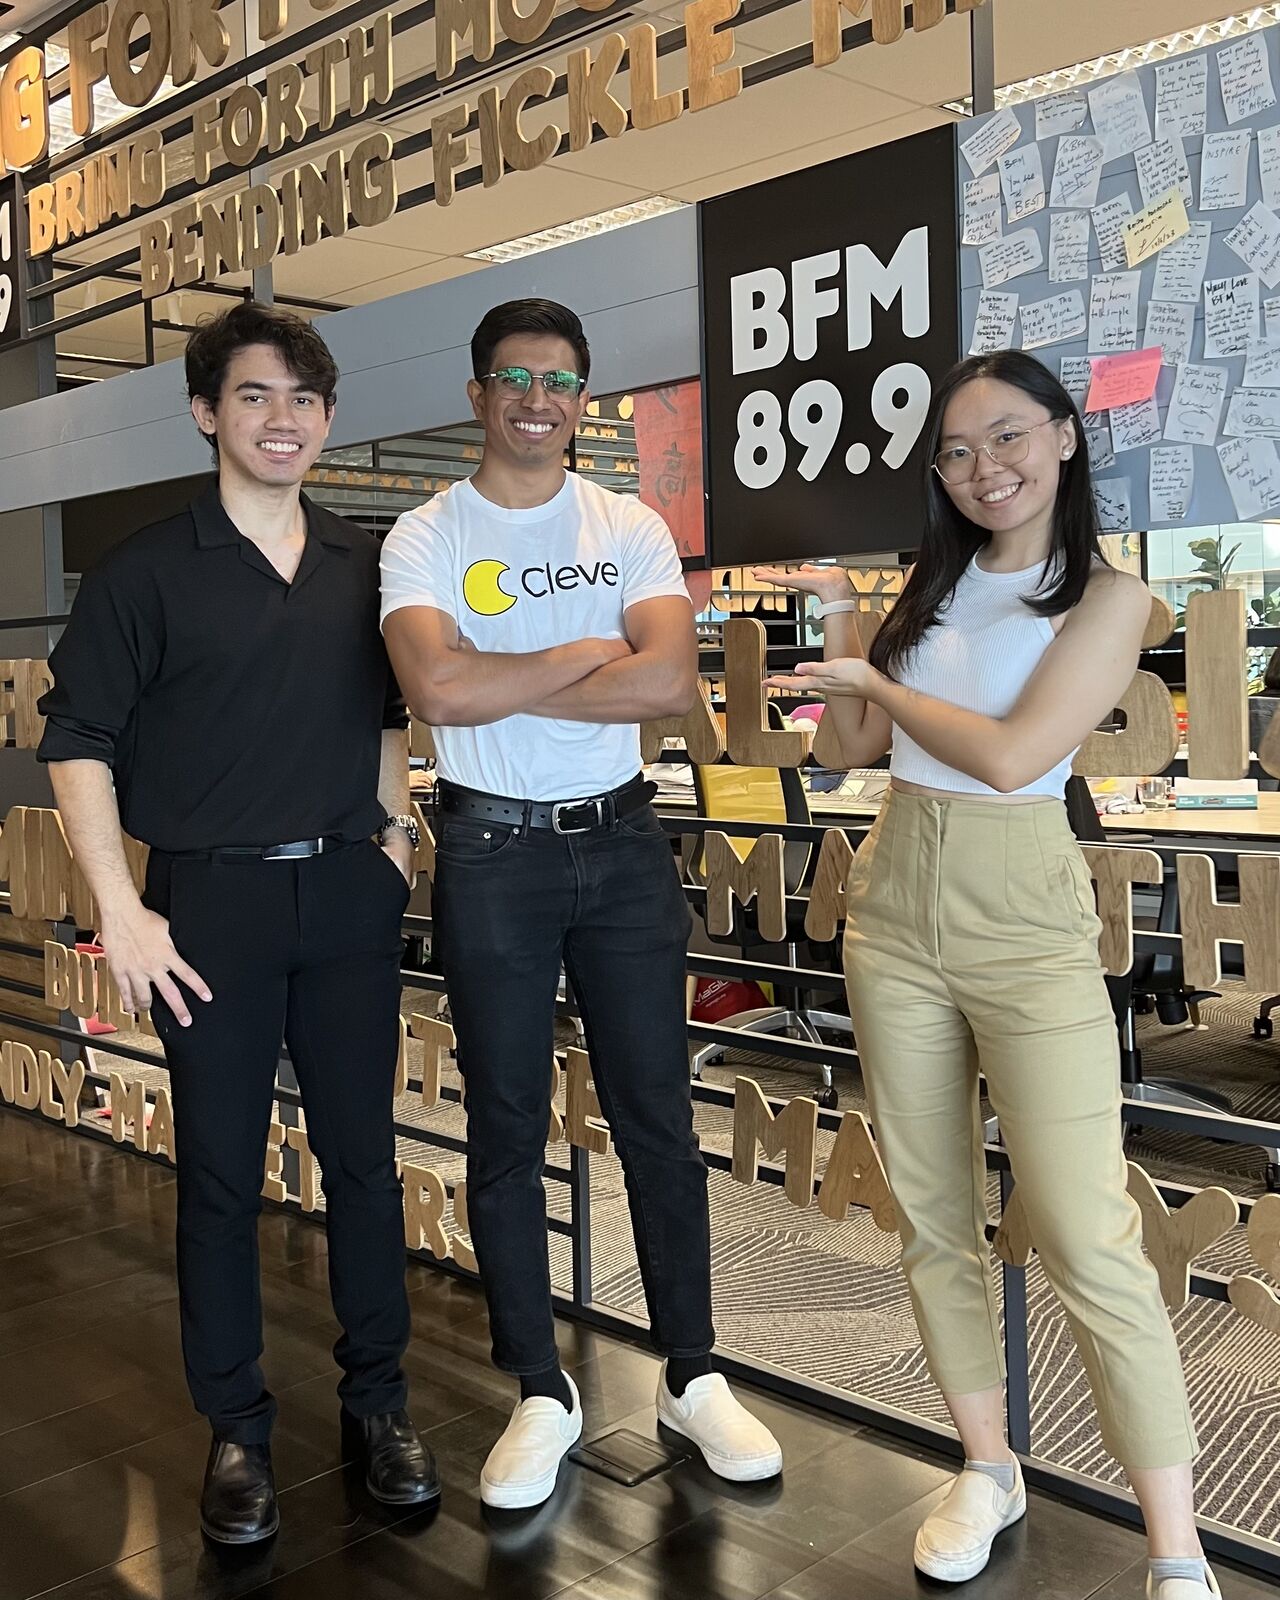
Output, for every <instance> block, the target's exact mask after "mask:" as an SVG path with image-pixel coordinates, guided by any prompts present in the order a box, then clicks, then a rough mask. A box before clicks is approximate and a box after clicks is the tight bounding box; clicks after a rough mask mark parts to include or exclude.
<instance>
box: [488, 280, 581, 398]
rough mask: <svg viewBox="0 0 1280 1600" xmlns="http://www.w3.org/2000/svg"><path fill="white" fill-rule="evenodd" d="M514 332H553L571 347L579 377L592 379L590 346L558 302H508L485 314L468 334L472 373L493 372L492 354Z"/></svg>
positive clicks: (572, 315) (573, 318)
mask: <svg viewBox="0 0 1280 1600" xmlns="http://www.w3.org/2000/svg"><path fill="white" fill-rule="evenodd" d="M513 333H553V334H556V335H558V336H559V337H560V338H561V339H564V340H566V341H567V342H568V343H569V344H571V345H572V346H573V353H574V355H575V356H576V357H577V362H578V376H579V377H580V378H582V379H583V380H584V381H585V380H586V379H587V378H589V377H590V376H591V347H590V345H589V344H588V343H587V336H586V334H585V333H583V331H582V323H581V322H580V321H579V319H578V314H577V312H576V311H570V310H569V308H568V306H562V305H561V304H560V303H559V301H557V300H507V301H505V302H504V303H503V304H502V305H500V306H494V307H493V309H492V310H491V311H486V312H485V314H484V316H483V317H482V318H481V319H480V326H479V327H478V328H477V329H476V331H475V332H474V333H473V334H472V335H471V370H472V372H473V373H474V375H475V376H476V377H477V378H483V377H484V375H485V373H486V372H492V371H493V353H494V351H495V350H496V349H497V348H498V346H499V345H500V344H501V343H502V341H503V340H504V339H506V338H508V337H509V336H510V335H511V334H513Z"/></svg>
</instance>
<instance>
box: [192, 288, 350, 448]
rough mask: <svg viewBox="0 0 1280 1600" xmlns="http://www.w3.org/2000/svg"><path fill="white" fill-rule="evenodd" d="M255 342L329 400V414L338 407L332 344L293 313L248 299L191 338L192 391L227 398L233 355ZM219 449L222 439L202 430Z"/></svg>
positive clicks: (214, 402) (209, 320) (213, 399)
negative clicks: (265, 346) (274, 352)
mask: <svg viewBox="0 0 1280 1600" xmlns="http://www.w3.org/2000/svg"><path fill="white" fill-rule="evenodd" d="M253 344H269V345H271V346H273V347H274V348H275V349H276V350H278V351H279V352H280V357H281V359H282V360H283V362H284V364H285V366H286V367H288V369H289V371H290V372H291V373H292V374H293V375H294V377H295V378H297V380H298V381H299V383H305V384H306V386H307V387H308V388H309V389H314V390H315V392H316V393H317V394H318V395H319V396H320V397H321V399H322V400H323V401H324V409H325V414H326V415H328V413H329V412H330V411H332V410H333V404H334V400H335V399H336V397H337V393H338V369H337V367H336V366H335V364H334V360H333V357H332V356H331V355H330V354H329V347H328V345H327V344H325V342H324V340H323V339H322V338H321V337H320V335H319V334H318V333H317V332H316V330H315V329H314V328H313V327H312V326H311V324H310V323H309V322H304V321H303V319H302V318H301V317H295V316H294V315H293V313H292V312H289V311H281V310H280V309H279V308H278V307H276V306H264V305H260V304H259V303H258V302H257V301H256V300H247V301H245V302H243V303H242V304H240V305H235V306H232V308H231V309H230V311H224V312H223V313H222V315H221V316H217V317H209V318H207V319H206V320H205V321H203V322H201V323H200V325H199V326H198V327H197V329H196V331H195V332H194V333H193V334H192V335H191V337H190V338H189V339H188V340H187V353H186V369H187V393H188V395H189V396H190V398H191V399H192V400H194V399H195V398H196V396H197V395H199V396H201V397H202V398H203V399H205V400H207V401H208V402H209V404H210V405H213V406H216V405H217V403H218V401H219V399H220V398H221V396H222V385H223V383H224V382H225V380H226V376H227V368H228V366H229V365H230V364H231V358H232V357H233V356H234V355H235V354H236V353H237V352H238V351H240V350H244V349H245V348H246V347H247V346H249V345H253ZM200 432H201V436H202V437H203V438H205V439H207V440H208V441H209V443H210V444H211V445H212V446H213V453H214V455H215V456H216V455H217V453H218V441H217V438H216V437H215V436H213V435H211V434H207V433H205V432H204V429H203V428H202V429H201V430H200Z"/></svg>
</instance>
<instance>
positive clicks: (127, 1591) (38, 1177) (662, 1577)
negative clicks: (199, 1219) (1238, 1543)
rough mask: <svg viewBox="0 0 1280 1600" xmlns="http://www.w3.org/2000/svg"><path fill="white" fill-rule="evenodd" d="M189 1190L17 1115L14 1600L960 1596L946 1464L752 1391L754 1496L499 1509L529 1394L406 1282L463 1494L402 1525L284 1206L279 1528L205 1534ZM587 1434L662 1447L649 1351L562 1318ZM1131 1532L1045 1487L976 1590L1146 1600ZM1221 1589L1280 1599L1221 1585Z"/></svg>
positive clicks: (268, 1289)
mask: <svg viewBox="0 0 1280 1600" xmlns="http://www.w3.org/2000/svg"><path fill="white" fill-rule="evenodd" d="M173 1210H174V1178H173V1174H172V1171H171V1170H170V1169H168V1168H166V1167H160V1166H156V1165H154V1164H152V1163H149V1162H146V1161H142V1160H139V1159H136V1158H133V1157H130V1156H127V1155H125V1154H123V1153H122V1152H119V1151H116V1150H115V1149H114V1148H112V1147H110V1146H104V1145H100V1144H98V1143H97V1142H96V1141H92V1140H90V1139H88V1138H84V1137H79V1136H76V1135H72V1134H68V1133H66V1132H64V1131H62V1130H60V1129H58V1128H56V1127H54V1126H51V1125H50V1124H48V1123H46V1122H43V1121H39V1120H37V1119H34V1118H31V1117H28V1116H25V1115H23V1114H21V1113H17V1112H14V1111H10V1110H6V1109H0V1600H31V1597H34V1596H36V1595H47V1594H56V1595H57V1597H58V1600H108V1597H111V1600H115V1597H139V1600H142V1597H146V1600H161V1597H163V1600H170V1597H172V1600H187V1597H208V1600H214V1597H224V1596H225V1597H230V1596H241V1595H250V1594H252V1595H256V1596H262V1597H272V1600H274V1597H279V1600H337V1597H348V1596H349V1597H351V1600H391V1597H399V1596H405V1597H418V1596H421V1597H425V1600H469V1597H472V1596H481V1595H483V1596H494V1597H500V1600H543V1597H550V1596H553V1595H559V1596H564V1597H566V1600H568V1597H573V1600H658V1597H661V1600H759V1597H763V1596H766V1595H767V1596H772V1597H774V1600H837V1597H838V1600H855V1597H858V1596H866V1597H868V1600H871V1597H874V1600H898V1597H900V1596H920V1595H926V1594H932V1595H938V1594H941V1593H943V1592H945V1591H944V1588H943V1586H940V1585H936V1584H933V1583H930V1582H929V1581H927V1580H924V1579H920V1578H917V1577H916V1576H915V1574H914V1573H913V1571H912V1568H911V1543H912V1539H913V1537H914V1533H915V1529H916V1526H917V1525H918V1523H919V1521H920V1519H921V1518H922V1517H923V1516H924V1514H925V1513H926V1511H927V1510H928V1509H929V1507H930V1505H931V1503H932V1501H933V1500H934V1499H935V1498H936V1496H937V1495H938V1493H939V1492H940V1489H941V1486H942V1485H943V1484H944V1483H945V1482H946V1480H947V1477H948V1475H949V1471H950V1469H949V1467H948V1465H947V1463H946V1462H945V1461H944V1460H943V1459H942V1458H941V1457H934V1456H930V1455H927V1454H925V1453H923V1452H920V1451H915V1450H911V1449H906V1448H903V1447H900V1446H897V1445H895V1444H893V1443H892V1442H890V1441H887V1440H885V1439H882V1438H880V1437H879V1436H877V1435H875V1434H872V1433H870V1432H867V1431H860V1430H858V1429H855V1428H853V1427H851V1426H849V1425H847V1424H844V1423H839V1422H835V1421H832V1420H829V1419H827V1418H824V1417H822V1416H819V1415H816V1414H813V1413H810V1412H808V1411H806V1410H804V1409H802V1408H799V1407H795V1406H789V1405H784V1404H781V1403H779V1402H777V1401H774V1400H770V1399H767V1398H765V1397H762V1396H752V1397H751V1403H752V1405H753V1407H754V1408H755V1409H756V1410H757V1411H758V1412H759V1413H760V1414H761V1415H763V1416H764V1417H765V1418H766V1419H767V1420H768V1422H769V1424H770V1426H771V1427H772V1428H773V1430H774V1431H775V1433H776V1434H777V1435H778V1437H779V1438H780V1439H781V1441H782V1444H783V1448H784V1451H785V1453H786V1459H787V1469H786V1473H785V1475H784V1477H783V1478H782V1479H780V1480H778V1481H777V1482H775V1483H773V1484H767V1485H763V1486H758V1487H750V1486H744V1487H741V1488H738V1487H734V1486H733V1485H729V1484H725V1483H722V1482H721V1481H720V1480H718V1479H716V1478H715V1477H713V1476H712V1475H711V1474H710V1473H708V1472H707V1471H706V1470H705V1469H704V1468H703V1467H702V1466H701V1464H700V1463H692V1462H691V1463H686V1464H684V1465H681V1466H677V1467H674V1468H672V1469H671V1470H669V1471H667V1472H664V1473H661V1474H660V1475H658V1476H657V1477H654V1478H651V1479H649V1480H647V1481H646V1482H645V1483H643V1484H641V1485H639V1486H638V1487H636V1488H632V1489H627V1488H623V1487H621V1486H620V1485H618V1484H615V1483H613V1482H610V1481H609V1480H607V1479H605V1478H603V1477H601V1476H598V1475H597V1474H595V1473H593V1472H590V1471H587V1470H585V1469H583V1468H580V1467H576V1466H573V1465H572V1464H568V1463H567V1464H566V1466H565V1467H564V1469H563V1470H562V1472H561V1477H560V1484H559V1487H558V1489H557V1491H556V1493H555V1495H554V1496H553V1497H552V1499H551V1500H550V1501H549V1502H548V1503H547V1504H546V1505H545V1506H543V1507H540V1508H539V1509H538V1510H537V1511H535V1512H532V1513H512V1512H508V1513H492V1512H488V1511H486V1510H485V1509H484V1508H482V1507H481V1505H480V1502H479V1494H478V1483H477V1480H478V1476H479V1471H480V1467H481V1464H482V1462H483V1460H484V1457H485V1455H486V1453H487V1451H488V1449H489V1447H490V1445H491V1444H492V1442H493V1440H494V1439H495V1437H496V1436H497V1435H498V1433H499V1432H500V1431H501V1429H502V1427H503V1426H504V1424H505V1422H506V1418H507V1415H508V1413H509V1411H510V1407H511V1404H512V1387H511V1384H510V1382H509V1380H508V1379H506V1378H504V1377H502V1376H501V1375H500V1374H498V1373H496V1372H494V1371H493V1369H492V1368H491V1366H490V1365H489V1360H488V1337H487V1328H486V1321H485V1315H484V1308H483V1303H482V1301H481V1299H480V1296H479V1294H478V1293H477V1292H476V1291H475V1290H473V1289H471V1288H470V1287H468V1286H466V1285H463V1284H460V1283H456V1282H454V1281H452V1280H450V1279H447V1278H445V1277H443V1276H442V1275H440V1274H437V1273H433V1272H432V1271H430V1270H429V1269H427V1268H423V1267H419V1266H417V1265H411V1266H410V1267H409V1287H410V1295H411V1303H412V1305H413V1308H414V1340H413V1344H412V1347H411V1349H410V1352H409V1355H408V1358H407V1366H408V1370H409V1374H410V1379H411V1384H412V1392H411V1397H410V1405H411V1410H412V1412H413V1415H414V1418H415V1420H416V1421H417V1423H418V1425H419V1427H420V1428H422V1429H423V1430H424V1431H425V1432H426V1434H427V1436H428V1438H429V1442H430V1443H431V1445H432V1448H433V1449H434V1450H435V1452H436V1455H437V1457H438V1459H439V1461H440V1465H441V1469H442V1473H443V1476H444V1481H445V1494H444V1499H443V1503H442V1505H441V1506H440V1507H439V1509H438V1510H436V1511H435V1512H434V1513H429V1514H417V1515H411V1516H407V1517H406V1516H402V1515H400V1514H399V1513H396V1512H393V1511H389V1510H387V1509H386V1508H383V1507H380V1506H378V1505H377V1504H376V1503H375V1502H373V1501H372V1500H370V1499H369V1497H368V1496H367V1495H366V1494H365V1492H364V1490H363V1488H362V1485H361V1483H360V1479H359V1476H358V1475H357V1474H355V1473H353V1472H352V1471H351V1470H350V1469H345V1470H344V1469H343V1468H342V1466H341V1465H340V1463H339V1457H338V1428H337V1401H336V1398H335V1395H334V1383H335V1378H336V1372H335V1369H334V1367H333V1363H332V1359H331V1356H330V1350H331V1347H332V1345H333V1341H334V1339H335V1338H336V1336H337V1329H336V1326H335V1324H334V1322H333V1317H332V1313H331V1311H330V1309H329V1304H328V1288H327V1283H326V1277H325V1249H324V1235H323V1233H322V1232H321V1231H320V1230H319V1229H318V1228H315V1227H312V1226H311V1225H309V1224H307V1223H303V1222H300V1221H297V1220H295V1219H293V1218H290V1217H287V1216H284V1215H281V1214H279V1213H276V1212H270V1211H269V1212H268V1213H267V1214H266V1215H264V1217H263V1221H262V1230H261V1252H262V1269H263V1275H262V1281H263V1307H264V1318H265V1324H266V1346H267V1351H266V1358H265V1366H266V1370H267V1374H268V1378H269V1381H270V1383H271V1386H272V1388H273V1389H274V1391H275V1393H276V1395H277V1396H278V1398H279V1402H280V1417H279V1422H278V1424H277V1429H276V1434H275V1440H274V1459H275V1466H276V1476H277V1481H278V1484H279V1487H280V1491H281V1494H280V1504H281V1518H282V1522H281V1530H280V1534H279V1536H278V1537H277V1538H276V1539H274V1540H272V1541H271V1542H270V1543H268V1544H266V1545H265V1546H262V1547H258V1548H256V1549H251V1550H249V1551H247V1552H232V1553H230V1554H229V1553H227V1552H225V1551H221V1550H219V1549H217V1548H216V1547H213V1546H210V1545H209V1544H207V1543H206V1542H205V1541H204V1540H203V1539H202V1537H201V1535H200V1533H199V1531H198V1528H197V1526H196V1519H195V1502H196V1497H197V1494H198V1492H199V1485H200V1477H201V1473H202V1471H203V1467H204V1458H205V1452H206V1448H207V1437H208V1436H207V1430H206V1428H205V1426H204V1424H203V1423H202V1422H201V1421H200V1420H199V1419H198V1418H194V1417H193V1413H192V1411H191V1406H190V1401H189V1399H188V1397H187V1394H186V1390H185V1387H184V1385H183V1381H182V1365H181V1357H180V1352H179V1348H178V1334H177V1312H176V1298H175V1288H174V1281H173V1265H172V1231H173ZM559 1337H560V1344H561V1349H562V1352H563V1356H564V1361H565V1365H566V1366H567V1367H568V1368H569V1369H570V1370H571V1371H572V1372H573V1374H574V1377H575V1380H576V1381H577V1384H578V1387H579V1389H580V1390H581V1393H582V1398H583V1405H584V1408H585V1411H586V1417H587V1429H586V1436H587V1437H588V1438H590V1437H593V1436H595V1435H598V1434H602V1433H606V1432H609V1431H611V1430H612V1429H614V1428H618V1427H626V1428H629V1429H631V1430H633V1431H635V1432H637V1433H640V1434H643V1435H646V1436H649V1437H656V1429H655V1423H654V1418H653V1404H652V1402H653V1390H654V1384H655V1381H656V1377H657V1363H656V1360H655V1359H654V1358H653V1357H652V1356H650V1355H649V1354H648V1353H647V1352H644V1351H641V1350H637V1349H635V1348H633V1347H631V1346H628V1345H626V1344H623V1343H620V1342H618V1341H617V1340H614V1339H611V1338H606V1337H603V1336H601V1335H599V1334H595V1333H590V1332H585V1331H582V1330H579V1329H576V1328H574V1327H572V1326H570V1325H568V1324H562V1325H561V1327H560V1334H559ZM1142 1555H1143V1547H1142V1542H1141V1540H1140V1538H1139V1536H1138V1535H1137V1534H1136V1533H1134V1532H1132V1531H1131V1530H1129V1529H1127V1528H1122V1527H1119V1526H1116V1525H1114V1524H1112V1523H1110V1522H1107V1521H1105V1520H1101V1519H1098V1518H1095V1517H1091V1516H1089V1515H1087V1514H1086V1513H1084V1512H1081V1511H1077V1510H1074V1509H1072V1508H1070V1507H1067V1506H1063V1505H1060V1504H1058V1503H1057V1502H1056V1501H1053V1500H1051V1499H1049V1498H1047V1497H1044V1496H1039V1495H1036V1496H1033V1503H1032V1506H1031V1511H1030V1514H1029V1516H1028V1518H1027V1520H1026V1522H1025V1523H1023V1524H1022V1525H1021V1526H1020V1527H1019V1528H1017V1529H1015V1530H1013V1531H1011V1532H1010V1533H1009V1534H1007V1535H1005V1536H1004V1538H1003V1539H1002V1540H1001V1544H1000V1547H999V1549H998V1552H997V1555H996V1556H995V1558H994V1559H993V1561H992V1564H991V1566H990V1568H989V1569H988V1571H987V1572H986V1573H985V1574H983V1576H982V1577H981V1578H979V1579H977V1580H975V1581H974V1582H973V1583H971V1584H969V1585H966V1586H965V1589H964V1590H963V1593H964V1594H965V1595H966V1596H973V1597H974V1600H1024V1597H1027V1596H1033V1595H1034V1596H1036V1597H1037V1600H1084V1597H1085V1596H1098V1597H1100V1600H1101V1597H1105V1600H1140V1597H1141V1595H1142V1590H1143V1577H1144V1573H1145V1563H1144V1562H1143V1560H1142ZM1220 1577H1221V1579H1222V1590H1223V1594H1224V1595H1225V1596H1227V1597H1228V1600H1254V1597H1261V1596H1262V1595H1264V1594H1266V1595H1272V1594H1274V1592H1275V1591H1274V1588H1273V1587H1272V1586H1270V1585H1266V1584H1263V1583H1262V1582H1261V1581H1260V1580H1257V1579H1250V1578H1247V1577H1243V1576H1238V1575H1236V1574H1233V1573H1229V1572H1221V1571H1220Z"/></svg>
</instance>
